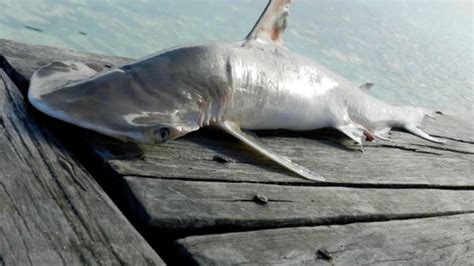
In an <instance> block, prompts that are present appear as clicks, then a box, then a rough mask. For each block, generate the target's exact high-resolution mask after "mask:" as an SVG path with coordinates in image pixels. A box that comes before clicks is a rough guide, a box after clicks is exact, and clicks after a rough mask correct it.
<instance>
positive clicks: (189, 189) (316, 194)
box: [126, 177, 474, 234]
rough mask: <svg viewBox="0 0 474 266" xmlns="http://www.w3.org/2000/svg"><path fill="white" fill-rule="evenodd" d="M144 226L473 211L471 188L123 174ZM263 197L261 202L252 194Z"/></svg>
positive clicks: (232, 225)
mask: <svg viewBox="0 0 474 266" xmlns="http://www.w3.org/2000/svg"><path fill="white" fill-rule="evenodd" d="M126 181H127V183H128V184H129V186H130V189H131V192H132V194H133V195H135V197H136V203H135V204H137V205H136V206H134V208H135V209H136V210H137V213H139V214H141V216H140V219H141V223H142V224H143V225H144V227H146V228H149V229H151V230H155V231H157V232H160V233H178V232H179V233H181V234H183V233H200V234H202V233H205V232H219V231H220V232H222V231H229V230H232V231H237V230H255V229H261V228H277V227H288V226H312V225H321V224H334V223H336V224H338V223H348V222H361V221H375V220H379V221H380V220H389V219H402V218H416V217H426V216H437V215H445V214H458V213H467V212H474V205H473V204H472V203H473V202H474V191H473V190H441V189H367V188H364V189H362V188H344V187H301V186H279V185H268V184H248V183H228V182H200V181H180V180H164V179H149V178H148V179H147V178H136V177H126ZM257 195H259V197H262V198H266V199H267V200H268V202H267V203H266V204H264V202H262V201H261V200H258V199H257V198H256V196H257Z"/></svg>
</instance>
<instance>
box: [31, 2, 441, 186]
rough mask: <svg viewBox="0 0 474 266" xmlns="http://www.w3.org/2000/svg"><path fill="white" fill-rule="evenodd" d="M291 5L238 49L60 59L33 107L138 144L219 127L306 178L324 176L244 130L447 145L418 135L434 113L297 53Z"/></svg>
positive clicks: (210, 46) (211, 46) (41, 73)
mask: <svg viewBox="0 0 474 266" xmlns="http://www.w3.org/2000/svg"><path fill="white" fill-rule="evenodd" d="M290 3H291V0H270V1H269V3H268V5H267V6H266V8H265V10H264V12H263V13H262V15H261V16H260V18H259V19H258V21H257V23H256V24H255V26H254V27H253V29H252V30H251V31H250V33H249V34H248V35H247V37H246V38H245V39H244V40H243V41H240V42H235V43H223V42H213V43H206V44H201V45H189V46H183V47H179V48H173V49H169V50H165V51H161V52H159V53H156V54H153V55H150V56H147V57H145V58H142V59H139V60H137V61H134V62H132V63H129V64H125V65H122V66H119V67H116V68H112V69H108V70H105V71H102V72H98V71H96V70H94V68H92V67H90V66H89V65H87V64H85V63H81V62H72V61H63V62H54V63H51V64H49V65H47V66H45V67H42V68H40V69H38V70H37V71H36V72H35V73H34V74H33V76H32V78H31V84H30V88H29V92H28V98H29V100H30V102H31V103H32V105H33V106H35V107H36V108H37V109H39V110H40V111H42V112H44V113H46V114H48V115H50V116H52V117H55V118H57V119H60V120H63V121H66V122H69V123H72V124H74V125H77V126H80V127H84V128H87V129H91V130H94V131H97V132H100V133H102V134H105V135H108V136H111V137H114V138H118V139H122V140H124V141H133V142H137V143H149V144H160V143H163V142H165V141H168V140H173V139H176V138H179V137H181V136H184V135H186V134H187V133H189V132H192V131H195V130H198V129H199V128H201V127H207V126H211V127H217V128H220V129H222V130H223V131H225V132H227V133H229V134H231V135H233V136H234V137H236V138H237V139H239V140H241V141H242V142H244V143H245V144H247V145H249V146H250V147H251V148H253V149H254V150H255V151H257V152H259V153H260V154H262V155H264V156H266V157H268V158H270V159H272V160H273V161H275V162H276V163H278V164H280V165H282V166H284V167H286V168H287V169H289V170H291V171H293V172H295V173H297V174H298V175H300V176H302V177H305V178H308V179H311V180H315V181H320V182H323V181H325V179H324V177H322V176H321V175H319V174H317V173H314V172H311V171H309V170H307V169H306V168H304V167H302V166H300V165H298V164H296V163H294V162H292V161H290V160H289V159H287V158H286V157H283V156H280V155H278V154H276V153H274V152H272V151H270V150H268V149H267V148H265V147H264V146H262V145H261V144H260V143H259V142H258V141H257V140H256V139H255V138H254V137H252V136H251V135H250V134H247V133H245V132H244V131H242V129H244V130H272V129H288V130H314V129H319V128H324V127H332V128H335V129H337V130H339V131H341V132H342V133H344V134H345V135H347V136H348V137H349V138H351V139H352V140H354V141H355V142H357V143H359V144H362V142H363V141H364V140H374V139H376V138H380V139H385V137H384V134H385V133H387V132H388V131H389V130H390V129H391V128H403V129H405V130H407V131H409V132H411V133H413V134H415V135H417V136H419V137H421V138H424V139H427V140H430V141H434V142H442V141H441V140H439V139H435V138H433V137H431V136H429V135H428V134H426V133H425V132H423V131H422V130H421V129H420V124H421V122H422V120H423V118H424V117H425V115H429V113H428V112H427V111H426V110H424V109H421V108H416V107H403V106H396V105H392V104H388V103H385V102H382V101H380V100H378V99H376V98H374V97H372V96H371V95H369V94H368V93H367V90H368V89H369V88H370V87H371V86H372V84H365V85H363V86H360V87H359V86H356V85H354V84H352V83H351V82H349V81H347V80H346V79H344V78H342V77H341V76H339V75H337V74H335V73H333V72H332V71H330V70H328V69H326V68H325V67H323V66H321V65H319V64H318V63H316V62H314V61H312V60H310V59H308V58H306V57H304V56H302V55H299V54H296V53H293V52H291V51H289V50H288V49H287V48H286V46H285V44H284V42H283V40H282V35H283V32H284V30H285V28H286V27H287V24H288V15H289V12H288V8H289V6H290Z"/></svg>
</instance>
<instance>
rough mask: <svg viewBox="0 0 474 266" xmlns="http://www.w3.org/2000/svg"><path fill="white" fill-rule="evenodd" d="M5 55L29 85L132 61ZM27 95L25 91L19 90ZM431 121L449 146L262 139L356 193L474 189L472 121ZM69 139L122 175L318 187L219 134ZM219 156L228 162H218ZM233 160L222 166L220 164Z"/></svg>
mask: <svg viewBox="0 0 474 266" xmlns="http://www.w3.org/2000/svg"><path fill="white" fill-rule="evenodd" d="M0 54H3V55H4V56H5V57H6V59H7V61H8V62H6V63H5V64H9V65H11V66H12V67H13V68H12V69H13V70H12V72H15V71H14V70H17V72H18V73H16V76H18V78H17V79H18V80H21V79H22V78H23V79H25V80H28V79H29V77H30V75H31V74H32V72H33V70H34V69H35V68H37V67H39V66H41V65H44V64H47V63H49V62H52V61H55V60H64V59H74V60H78V61H83V62H86V63H90V62H92V63H95V64H99V65H100V64H102V65H105V64H107V62H112V64H118V63H123V62H126V61H127V60H128V59H124V58H117V57H107V56H99V55H90V54H81V53H77V52H73V51H69V50H62V49H57V48H51V47H43V46H31V45H24V44H18V43H15V42H11V41H5V40H0ZM22 89H23V90H24V91H25V90H26V86H25V87H24V88H22ZM435 119H436V120H431V119H427V120H426V130H427V131H428V133H430V134H433V135H437V136H439V137H442V138H446V139H448V140H449V142H448V143H447V144H444V145H441V144H434V143H430V142H427V141H424V140H420V139H418V138H417V137H414V136H412V135H410V134H407V133H404V132H393V133H392V139H393V141H392V142H376V143H365V152H364V153H362V152H360V151H359V150H358V147H357V146H356V145H354V144H353V143H351V141H349V140H348V139H347V138H345V137H344V136H342V135H341V134H339V133H337V132H335V131H332V130H318V131H313V132H282V131H272V132H259V133H258V134H259V136H260V140H261V142H263V143H264V144H265V145H266V146H268V147H269V148H270V149H272V150H274V151H276V152H278V153H280V154H282V155H285V156H287V157H289V158H291V159H292V160H294V161H295V162H297V163H299V164H301V165H303V166H306V167H307V168H309V169H310V170H312V171H315V172H319V173H321V174H322V175H323V176H325V177H326V178H327V180H328V181H329V182H332V183H334V184H339V185H351V186H384V187H387V186H399V187H458V188H468V187H469V188H472V187H474V179H473V178H471V174H472V165H473V160H474V141H473V139H472V136H473V134H472V133H471V132H472V131H473V124H472V123H471V122H470V121H472V120H473V116H472V114H467V115H455V114H450V113H444V114H436V115H435ZM80 132H81V133H79V134H78V133H77V130H75V132H71V135H77V136H73V137H72V138H74V139H84V138H86V139H87V143H84V147H88V148H89V149H90V150H92V153H91V154H90V156H95V157H96V158H97V159H100V160H103V161H104V162H105V164H106V165H108V166H110V167H111V169H113V170H114V172H115V173H116V174H117V175H121V176H126V175H131V176H144V177H154V178H166V179H176V178H179V179H187V180H196V179H198V180H210V181H211V180H213V181H232V182H235V181H238V182H258V183H293V184H308V185H314V183H312V182H311V181H307V180H303V179H301V178H298V177H297V176H295V175H293V174H292V173H289V172H288V171H286V170H285V169H283V168H281V167H279V166H277V165H275V164H274V163H273V162H270V161H268V160H266V159H265V158H262V157H260V156H259V155H256V154H255V153H254V152H252V151H250V150H249V149H248V148H246V147H244V146H243V145H242V144H241V143H240V142H238V141H236V140H235V139H233V138H231V137H229V136H227V135H224V134H223V133H220V132H213V131H200V132H198V133H194V134H190V135H188V136H186V137H184V138H182V139H180V140H177V141H172V142H169V143H166V144H163V145H160V146H151V145H134V144H124V143H122V142H120V141H115V140H113V139H110V138H104V137H100V136H98V135H97V134H87V133H84V132H85V131H80ZM216 156H218V157H219V158H224V160H219V159H217V160H216V159H215V158H216ZM226 160H227V161H228V162H227V163H222V161H226Z"/></svg>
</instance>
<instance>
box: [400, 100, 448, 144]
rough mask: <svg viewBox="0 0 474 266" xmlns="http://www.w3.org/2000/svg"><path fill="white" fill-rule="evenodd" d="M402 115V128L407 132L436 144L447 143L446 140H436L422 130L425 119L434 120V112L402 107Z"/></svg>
mask: <svg viewBox="0 0 474 266" xmlns="http://www.w3.org/2000/svg"><path fill="white" fill-rule="evenodd" d="M400 108H401V110H400V113H401V115H402V116H403V118H402V121H403V124H402V125H401V126H400V127H401V128H403V129H405V130H406V131H408V132H410V133H412V134H413V135H416V136H418V137H420V138H422V139H425V140H428V141H432V142H435V143H445V142H446V141H445V140H442V139H439V138H434V137H432V136H430V135H429V134H427V133H426V132H424V131H423V130H421V125H422V122H423V120H424V119H425V117H428V118H433V115H432V112H431V111H429V110H426V109H423V108H418V107H400Z"/></svg>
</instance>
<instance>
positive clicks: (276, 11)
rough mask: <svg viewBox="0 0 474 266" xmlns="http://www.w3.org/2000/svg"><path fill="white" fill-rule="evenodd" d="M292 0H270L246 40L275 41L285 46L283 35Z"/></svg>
mask: <svg viewBox="0 0 474 266" xmlns="http://www.w3.org/2000/svg"><path fill="white" fill-rule="evenodd" d="M291 1H292V0H270V1H269V2H268V5H267V7H266V8H265V10H264V11H263V13H262V15H260V18H259V19H258V21H257V23H256V24H255V26H254V27H253V29H252V31H250V33H249V34H248V35H247V37H246V40H247V41H250V40H258V41H263V42H275V43H277V44H279V45H282V46H283V40H282V35H283V32H284V30H285V28H286V26H287V23H288V15H289V12H288V7H289V5H290V3H291Z"/></svg>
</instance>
